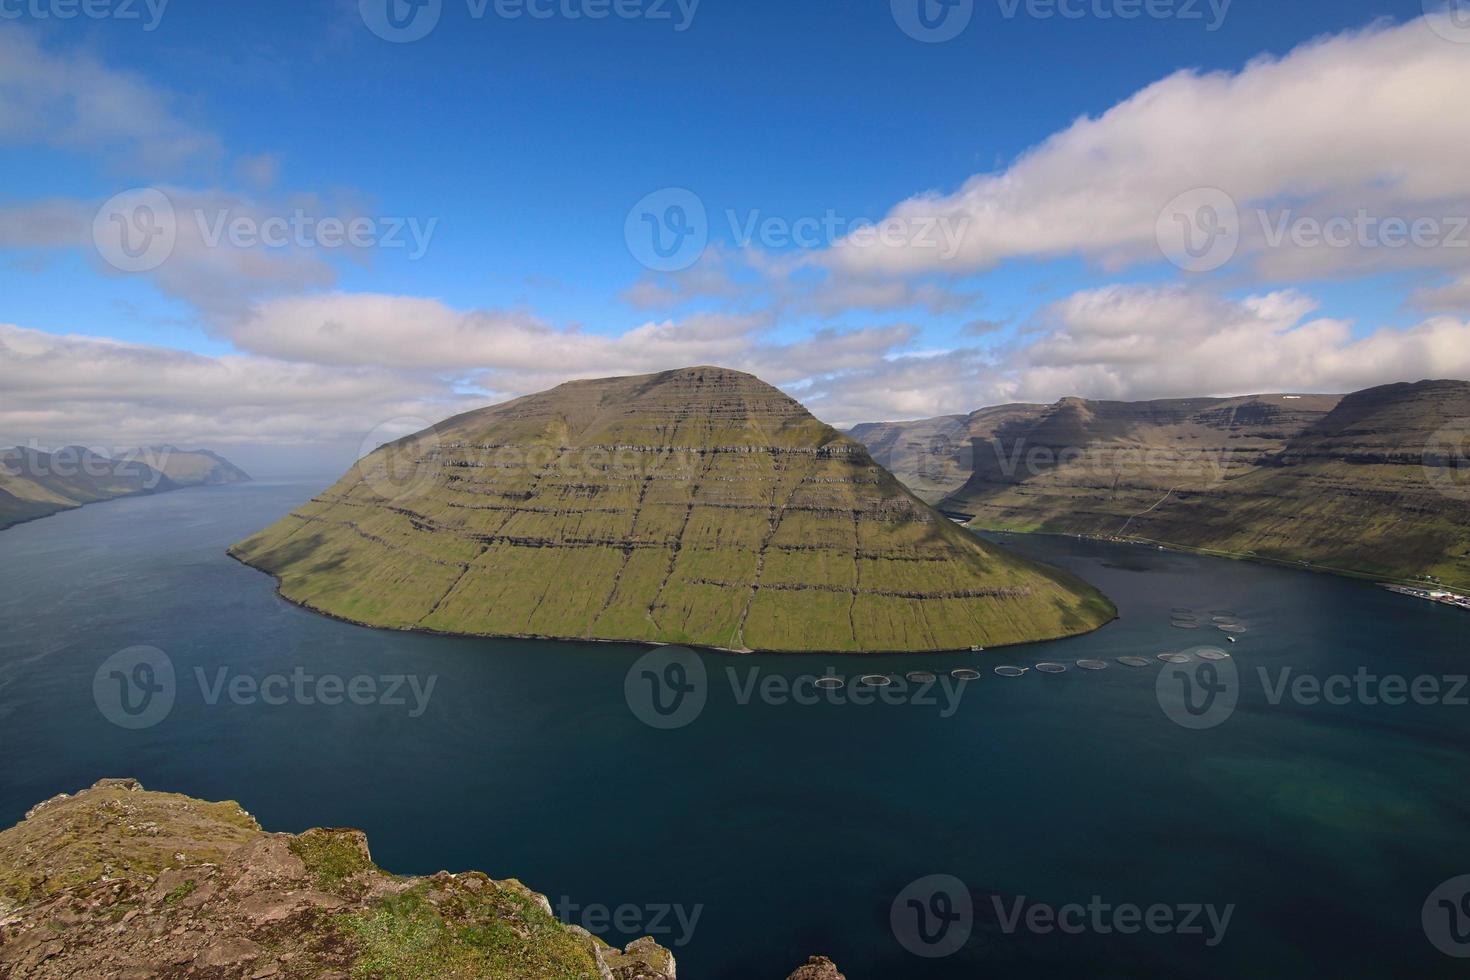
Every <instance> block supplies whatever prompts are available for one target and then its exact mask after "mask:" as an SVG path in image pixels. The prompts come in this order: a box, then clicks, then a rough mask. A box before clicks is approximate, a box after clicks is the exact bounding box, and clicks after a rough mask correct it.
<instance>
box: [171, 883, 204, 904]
mask: <svg viewBox="0 0 1470 980" xmlns="http://www.w3.org/2000/svg"><path fill="white" fill-rule="evenodd" d="M198 887H199V883H198V882H197V881H195V880H194V879H193V878H190V879H189V880H188V881H186V882H184V883H183V884H182V885H180V886H179V887H177V888H175V889H174V890H173V891H171V892H169V893H168V894H167V895H165V896H163V904H164V905H177V904H179V903H180V902H182V901H183V900H184V899H186V898H188V897H189V896H190V895H192V894H194V889H196V888H198Z"/></svg>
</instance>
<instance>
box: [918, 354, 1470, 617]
mask: <svg viewBox="0 0 1470 980" xmlns="http://www.w3.org/2000/svg"><path fill="white" fill-rule="evenodd" d="M1079 411H1080V410H1079ZM1300 411H1301V410H1300V409H1298V412H1299V413H1300ZM1092 412H1093V414H1094V415H1096V414H1097V412H1098V410H1097V408H1096V405H1094V406H1093V409H1092ZM1058 414H1060V413H1058ZM1074 415H1075V413H1074ZM1467 419H1470V384H1466V383H1464V382H1427V383H1422V384H1419V385H1394V386H1387V387H1385V388H1379V389H1370V390H1369V391H1366V392H1360V393H1358V394H1356V395H1352V396H1348V398H1346V399H1344V400H1343V401H1342V403H1341V404H1340V405H1339V406H1337V407H1336V408H1335V409H1334V410H1333V411H1332V412H1331V414H1328V415H1325V416H1323V417H1321V418H1319V419H1316V420H1311V419H1308V418H1307V417H1306V416H1305V414H1300V415H1299V417H1298V418H1297V419H1296V420H1295V422H1292V423H1291V424H1289V425H1288V424H1286V423H1285V421H1284V420H1281V419H1272V418H1270V417H1268V416H1263V415H1256V416H1252V417H1250V418H1247V419H1245V420H1244V421H1242V420H1241V419H1239V418H1237V419H1235V420H1233V422H1232V424H1230V425H1221V424H1220V420H1219V419H1218V418H1216V419H1212V420H1211V422H1212V424H1207V425H1198V424H1195V423H1190V424H1177V425H1158V424H1152V423H1151V424H1143V423H1141V422H1140V421H1139V420H1137V419H1132V420H1129V422H1128V424H1126V425H1108V424H1100V423H1096V421H1095V420H1092V421H1086V420H1084V422H1083V423H1082V424H1077V420H1076V418H1075V417H1074V418H1073V419H1072V420H1071V424H1062V423H1060V422H1059V423H1057V427H1058V428H1060V429H1062V430H1064V431H1065V432H1066V435H1067V438H1066V439H1063V440H1061V441H1062V443H1063V444H1067V439H1070V445H1071V446H1072V447H1073V448H1074V449H1075V450H1076V452H1075V456H1074V458H1072V459H1071V460H1069V462H1067V463H1066V464H1063V465H1057V466H1050V467H1041V468H1038V469H1037V470H1035V471H1032V470H1029V469H1026V468H1022V469H1021V470H1020V471H1018V472H1017V473H1015V474H1009V473H1006V472H1003V470H1002V468H1001V467H999V466H997V465H996V464H995V463H994V462H993V461H992V460H986V463H985V465H982V467H981V468H979V469H977V471H976V473H975V474H974V476H973V477H972V478H971V480H970V481H969V483H967V484H966V486H965V487H964V488H962V489H961V490H960V491H958V492H956V493H955V494H953V495H951V496H950V497H949V498H947V499H946V500H945V501H944V503H943V505H942V506H943V507H944V508H945V509H947V510H952V511H956V512H963V513H968V514H973V515H975V524H976V525H977V526H984V527H991V528H998V529H1007V530H1022V531H1043V532H1052V533H1067V534H1090V535H1102V536H1117V537H1124V538H1130V539H1139V540H1145V541H1152V542H1158V543H1162V544H1167V545H1171V546H1181V547H1188V548H1197V549H1203V550H1207V551H1212V552H1219V553H1225V554H1230V555H1236V556H1241V557H1256V558H1263V559H1271V560H1276V561H1285V562H1292V563H1299V562H1306V563H1311V564H1313V565H1315V566H1317V567H1320V568H1323V569H1325V570H1332V571H1339V572H1343V573H1348V574H1355V575H1363V576H1369V577H1383V578H1403V579H1408V578H1413V577H1417V576H1423V575H1433V576H1437V577H1438V578H1440V579H1441V580H1442V581H1444V582H1445V583H1446V584H1449V585H1452V586H1456V587H1459V588H1470V483H1467V476H1470V474H1467V473H1465V472H1464V471H1463V470H1456V469H1454V468H1453V467H1452V466H1447V465H1444V464H1445V463H1446V462H1450V463H1453V462H1454V460H1455V459H1460V460H1463V458H1464V452H1465V450H1464V442H1463V439H1464V437H1465V435H1466V433H1467V432H1470V422H1467ZM1299 423H1305V424H1299ZM1011 435H1012V437H1014V438H1021V439H1025V438H1028V436H1029V437H1030V438H1031V439H1032V440H1033V441H1036V442H1040V443H1046V444H1048V445H1049V446H1054V445H1055V443H1056V442H1057V440H1056V438H1055V433H1048V432H1046V431H1045V429H1044V427H1043V429H1042V431H1041V433H1040V434H1039V436H1038V435H1037V434H1036V433H1035V429H1033V430H1032V432H1031V433H1012V434H1011ZM1456 440H1460V441H1458V442H1457V441H1456ZM1439 443H1445V445H1446V446H1449V447H1450V449H1449V451H1448V458H1447V459H1445V458H1440V457H1442V456H1445V453H1443V452H1441V453H1439V454H1436V453H1435V452H1433V451H1430V452H1428V453H1427V452H1426V450H1427V448H1431V447H1434V446H1435V445H1437V444H1439ZM1454 447H1458V448H1457V449H1456V448H1454ZM1222 449H1223V450H1229V452H1225V453H1222V452H1221V450H1222ZM1140 450H1144V451H1143V452H1140Z"/></svg>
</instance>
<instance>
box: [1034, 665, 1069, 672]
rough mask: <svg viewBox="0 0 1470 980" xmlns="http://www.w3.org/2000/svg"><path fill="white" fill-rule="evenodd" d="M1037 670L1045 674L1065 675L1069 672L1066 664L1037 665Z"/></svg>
mask: <svg viewBox="0 0 1470 980" xmlns="http://www.w3.org/2000/svg"><path fill="white" fill-rule="evenodd" d="M1036 669H1037V670H1039V671H1041V672H1042V673H1043V674H1065V673H1066V672H1067V666H1066V664H1037V665H1036Z"/></svg>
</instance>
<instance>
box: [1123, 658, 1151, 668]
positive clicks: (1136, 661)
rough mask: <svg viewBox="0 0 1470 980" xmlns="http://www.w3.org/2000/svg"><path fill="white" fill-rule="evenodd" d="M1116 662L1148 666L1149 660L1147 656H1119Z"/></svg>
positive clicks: (1125, 665)
mask: <svg viewBox="0 0 1470 980" xmlns="http://www.w3.org/2000/svg"><path fill="white" fill-rule="evenodd" d="M1118 663H1120V664H1122V665H1123V666H1124V667H1147V666H1149V660H1148V658H1147V657H1119V658H1118Z"/></svg>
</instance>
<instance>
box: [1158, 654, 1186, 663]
mask: <svg viewBox="0 0 1470 980" xmlns="http://www.w3.org/2000/svg"><path fill="white" fill-rule="evenodd" d="M1159 659H1160V660H1162V661H1163V662H1164V663H1166V664H1187V663H1189V658H1188V657H1187V656H1185V655H1184V654H1182V653H1161V654H1159Z"/></svg>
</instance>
